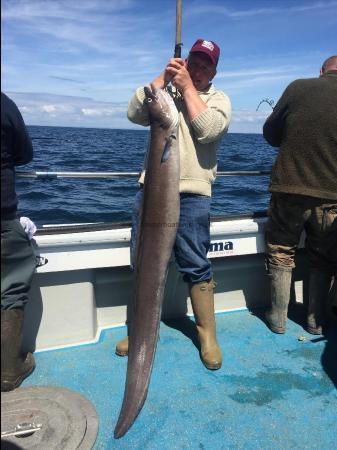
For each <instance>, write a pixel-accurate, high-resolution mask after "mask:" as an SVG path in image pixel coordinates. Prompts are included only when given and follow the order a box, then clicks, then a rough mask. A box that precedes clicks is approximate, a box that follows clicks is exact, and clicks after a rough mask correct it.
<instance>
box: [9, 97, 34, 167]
mask: <svg viewBox="0 0 337 450" xmlns="http://www.w3.org/2000/svg"><path fill="white" fill-rule="evenodd" d="M1 145H4V149H6V152H8V151H9V149H10V155H11V156H10V158H11V160H12V161H13V162H14V165H15V166H19V165H23V164H27V163H29V162H30V161H31V160H32V159H33V146H32V141H31V139H30V137H29V134H28V131H27V128H26V125H25V123H24V121H23V118H22V116H21V113H20V111H19V108H18V107H17V106H16V104H15V103H14V102H13V100H11V99H10V98H9V97H7V95H5V94H4V93H3V92H1ZM4 151H5V150H4Z"/></svg>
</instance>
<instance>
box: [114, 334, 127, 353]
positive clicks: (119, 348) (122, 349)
mask: <svg viewBox="0 0 337 450" xmlns="http://www.w3.org/2000/svg"><path fill="white" fill-rule="evenodd" d="M115 353H116V355H118V356H128V353H129V336H126V337H125V338H124V339H122V340H120V341H119V342H117V345H116V349H115Z"/></svg>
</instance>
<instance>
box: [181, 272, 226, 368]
mask: <svg viewBox="0 0 337 450" xmlns="http://www.w3.org/2000/svg"><path fill="white" fill-rule="evenodd" d="M214 287H215V284H214V281H213V280H210V281H205V282H202V283H197V284H190V286H189V288H190V298H191V303H192V308H193V313H194V317H195V323H196V327H197V331H198V337H199V343H200V358H201V360H202V362H203V364H204V365H205V367H207V369H210V370H217V369H220V367H221V364H222V357H221V350H220V347H219V345H218V342H217V339H216V324H215V315H214V292H213V289H214Z"/></svg>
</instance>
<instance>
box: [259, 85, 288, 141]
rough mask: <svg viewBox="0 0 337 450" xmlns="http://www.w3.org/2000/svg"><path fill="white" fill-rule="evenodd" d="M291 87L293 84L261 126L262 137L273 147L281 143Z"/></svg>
mask: <svg viewBox="0 0 337 450" xmlns="http://www.w3.org/2000/svg"><path fill="white" fill-rule="evenodd" d="M292 85H293V83H291V84H290V85H289V86H288V87H287V89H286V90H285V91H284V93H283V94H282V96H281V98H280V100H279V101H278V102H277V104H276V106H275V108H274V110H273V112H272V113H271V114H270V116H269V117H268V119H267V120H266V122H265V124H264V125H263V136H264V138H265V139H266V141H267V142H268V143H269V144H270V145H271V146H273V147H279V146H280V145H281V143H282V138H283V130H284V127H285V122H286V118H287V115H288V111H289V99H290V97H291V95H292V94H291V92H292Z"/></svg>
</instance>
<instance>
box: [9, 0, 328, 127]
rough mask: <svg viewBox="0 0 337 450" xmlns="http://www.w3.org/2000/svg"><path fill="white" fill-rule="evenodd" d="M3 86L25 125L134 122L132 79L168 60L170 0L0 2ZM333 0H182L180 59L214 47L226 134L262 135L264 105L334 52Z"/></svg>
mask: <svg viewBox="0 0 337 450" xmlns="http://www.w3.org/2000/svg"><path fill="white" fill-rule="evenodd" d="M1 3H2V6H1V11H2V18H1V21H2V30H1V46H2V52H1V53H2V56H1V60H2V61H1V62H2V64H1V66H2V68H1V89H2V91H3V92H5V93H6V94H7V95H8V96H9V97H11V98H12V99H13V100H14V101H15V102H16V103H17V105H18V107H19V109H20V111H21V113H22V115H23V117H24V120H25V122H26V123H27V124H28V125H52V126H75V127H89V128H123V129H124V128H130V129H131V128H138V129H139V128H140V127H138V126H136V125H133V124H132V123H130V122H129V121H128V119H127V117H126V111H127V105H128V101H129V99H130V98H131V96H132V94H133V92H134V91H135V89H136V88H137V87H138V86H143V85H146V84H148V83H149V82H150V81H152V80H153V79H154V78H155V77H156V76H157V75H158V74H159V73H160V72H161V71H162V70H163V69H164V67H165V65H166V63H167V62H168V60H169V59H170V58H171V56H172V54H173V49H174V43H175V26H176V9H175V8H176V2H175V0H81V1H78V0H2V2H1ZM336 25H337V0H228V1H227V0H210V1H206V0H203V1H202V0H183V15H182V42H183V48H182V56H183V57H184V58H185V57H187V55H188V50H189V48H190V47H191V46H192V45H193V43H194V42H195V40H196V39H198V38H203V39H207V40H213V41H215V42H216V43H217V44H218V45H219V46H220V48H221V56H220V62H219V64H218V69H217V75H216V77H215V79H214V86H215V87H216V88H217V89H220V90H223V91H224V92H226V94H227V95H228V96H229V97H230V99H231V102H232V108H233V116H232V120H231V124H230V128H229V131H230V132H233V133H261V131H262V126H263V123H264V120H265V119H266V117H267V116H268V115H269V114H270V112H271V108H270V106H269V105H268V104H267V103H266V102H264V103H262V104H261V106H260V107H259V109H258V111H256V109H257V106H258V104H259V103H260V101H261V100H263V99H272V100H274V101H275V102H276V101H277V100H278V99H279V98H280V96H281V94H282V92H283V91H284V89H285V88H286V86H287V85H288V84H289V83H290V82H291V81H293V80H295V79H298V78H310V77H316V76H318V74H319V69H320V67H321V65H322V63H323V61H324V60H325V59H326V58H328V57H329V56H331V55H333V54H337V39H336Z"/></svg>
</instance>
